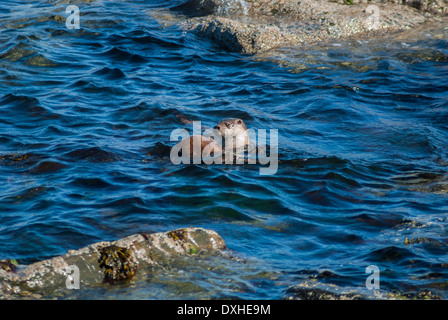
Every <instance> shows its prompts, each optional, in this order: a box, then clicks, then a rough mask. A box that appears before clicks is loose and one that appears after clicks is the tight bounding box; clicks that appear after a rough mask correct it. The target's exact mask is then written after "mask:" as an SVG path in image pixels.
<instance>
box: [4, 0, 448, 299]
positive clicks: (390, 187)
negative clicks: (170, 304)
mask: <svg viewBox="0 0 448 320" xmlns="http://www.w3.org/2000/svg"><path fill="white" fill-rule="evenodd" d="M181 2H182V1H164V2H158V1H136V0H134V1H126V2H124V1H100V0H95V1H92V2H81V1H79V2H77V3H73V4H77V5H78V6H79V8H80V12H81V19H80V26H81V28H80V29H79V30H76V29H73V30H69V29H67V28H66V26H65V19H66V17H67V16H68V14H66V13H65V8H66V6H67V3H65V2H64V1H41V2H29V1H14V2H7V1H3V2H2V3H1V4H0V184H1V186H2V188H1V192H0V243H1V246H0V259H6V258H14V259H17V260H18V261H19V262H20V263H22V264H28V263H32V262H35V261H38V260H42V259H45V258H49V257H53V256H56V255H61V254H64V253H65V252H66V251H67V250H70V249H76V248H80V247H83V246H86V245H89V244H91V243H93V242H97V241H102V240H115V239H118V238H120V237H124V236H127V235H131V234H135V233H139V232H159V231H167V230H171V229H173V228H178V227H188V226H195V227H204V228H209V229H213V230H215V231H217V232H218V233H219V234H220V235H221V236H222V237H223V238H224V240H225V242H226V244H227V246H228V248H229V249H230V250H231V251H232V252H233V253H234V255H236V256H238V257H239V259H241V260H238V261H244V262H235V261H233V262H229V261H228V262H227V263H228V265H226V271H225V272H221V271H220V270H221V269H220V267H223V265H224V264H225V263H226V262H223V261H221V260H220V259H216V261H215V260H214V259H211V260H210V261H208V262H204V263H205V264H208V267H207V268H204V269H203V270H201V269H199V270H197V269H195V277H190V278H189V279H188V282H189V284H190V286H191V287H189V289H186V290H185V291H183V290H181V289H179V287H182V285H181V283H182V279H185V277H188V276H186V275H185V274H187V273H188V271H189V270H188V268H187V269H185V270H183V271H182V272H183V276H182V275H180V274H179V272H180V271H179V269H182V268H181V267H179V269H173V270H174V271H173V273H174V275H173V277H172V278H171V280H169V281H171V282H169V284H168V280H166V281H165V282H163V285H162V284H161V283H162V282H157V283H156V281H152V280H151V278H148V279H147V280H146V281H145V282H144V284H142V283H139V284H136V287H135V288H133V289H132V288H129V287H126V288H124V289H122V290H124V292H126V294H123V293H121V294H122V295H121V296H119V297H128V298H142V297H143V298H173V297H175V298H183V297H184V298H185V297H187V298H204V297H206V298H207V297H215V298H216V297H218V298H222V297H237V298H249V299H278V298H281V297H283V296H284V294H285V291H286V290H287V288H288V287H289V286H290V285H294V284H296V283H299V282H302V281H305V280H316V279H318V280H319V279H320V280H319V281H322V282H324V283H330V284H336V285H338V286H341V287H343V288H344V287H347V288H364V289H365V280H366V278H367V276H368V274H366V272H365V269H366V267H367V266H369V265H376V266H378V267H379V269H380V271H381V273H380V276H381V290H384V291H385V292H392V291H398V292H418V291H419V290H422V289H427V290H430V291H431V292H432V293H433V294H436V295H438V296H440V297H443V298H445V299H446V298H448V290H447V284H448V283H447V281H448V266H447V263H448V259H447V258H448V255H447V253H448V233H447V230H448V30H446V28H444V25H443V24H442V25H441V26H439V27H437V28H434V29H431V30H429V31H424V32H421V33H420V34H418V35H417V33H416V35H415V38H406V39H399V40H392V39H391V40H390V41H384V40H375V39H370V40H369V39H367V40H366V39H364V40H362V41H357V40H349V41H343V40H338V41H336V40H335V41H334V42H332V43H330V44H327V45H325V44H322V45H314V46H304V47H302V48H299V49H298V48H293V49H283V50H280V51H278V52H277V53H275V54H273V55H271V56H270V57H266V58H260V57H256V56H255V57H254V56H250V55H241V54H236V53H229V52H227V51H225V50H223V49H222V48H220V47H219V46H217V45H215V44H213V43H212V42H211V41H209V40H207V39H201V38H199V37H198V36H196V35H194V34H191V33H187V32H185V31H183V30H182V29H181V28H180V27H179V22H180V21H182V19H183V18H182V17H179V16H176V15H172V13H170V11H169V10H168V9H169V8H170V7H173V6H175V5H178V4H180V3H181ZM226 117H238V118H241V119H243V120H244V121H245V123H246V124H247V126H248V127H250V128H254V129H267V130H269V129H278V132H279V160H280V163H279V168H278V171H277V173H276V174H275V175H271V176H262V175H260V174H259V166H258V165H210V166H207V165H190V166H187V165H174V164H172V163H171V162H170V160H169V158H168V157H167V150H169V147H170V146H172V145H173V142H171V141H170V140H169V136H170V133H171V132H172V130H174V129H177V128H186V129H191V125H186V124H184V123H183V122H182V121H180V119H183V118H185V119H189V120H200V121H202V125H203V126H204V127H207V126H208V127H212V126H213V125H214V124H216V123H217V122H218V121H220V120H221V119H223V118H226ZM168 154H169V151H168ZM417 237H420V238H422V237H424V238H425V239H428V240H427V241H425V242H423V241H422V242H417V243H412V244H407V243H405V239H406V238H408V239H412V238H417ZM223 268H224V267H223ZM182 288H183V287H182ZM192 288H194V289H192ZM104 290H106V289H104V288H101V287H100V288H96V289H95V288H94V289H89V290H86V291H84V292H83V293H81V295H82V297H83V298H92V297H93V298H97V297H103V296H107V295H105V293H104ZM107 290H120V289H119V288H112V289H111V288H109V289H107ZM108 292H109V294H110V295H111V296H113V295H114V293H110V291H108ZM76 294H80V293H79V292H78V293H76Z"/></svg>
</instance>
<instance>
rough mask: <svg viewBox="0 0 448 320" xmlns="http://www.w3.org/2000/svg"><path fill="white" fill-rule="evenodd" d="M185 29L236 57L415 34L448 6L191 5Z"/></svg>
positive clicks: (400, 0) (395, 2)
mask: <svg viewBox="0 0 448 320" xmlns="http://www.w3.org/2000/svg"><path fill="white" fill-rule="evenodd" d="M172 10H173V11H174V12H177V13H180V14H184V15H186V16H187V19H185V21H184V22H183V23H181V24H182V27H183V28H184V29H185V30H187V31H189V32H193V33H195V34H197V35H199V36H201V37H206V38H209V39H211V40H212V41H214V42H215V43H217V44H219V45H220V46H222V47H223V48H225V49H227V50H229V51H231V52H236V53H246V54H256V53H261V52H266V51H268V50H271V49H274V48H278V47H286V46H297V45H300V44H304V43H313V42H318V41H327V40H330V39H339V38H345V39H346V38H349V37H355V36H356V37H371V36H377V35H385V34H390V33H392V32H400V31H405V30H411V29H413V28H414V27H416V26H419V25H422V24H424V23H426V22H430V21H443V20H444V19H447V17H448V0H412V1H406V0H381V1H377V2H373V1H366V0H354V1H353V0H338V1H327V0H300V1H291V0H290V1H288V0H230V1H224V0H189V1H187V2H186V3H185V4H183V5H181V6H178V7H175V8H173V9H172Z"/></svg>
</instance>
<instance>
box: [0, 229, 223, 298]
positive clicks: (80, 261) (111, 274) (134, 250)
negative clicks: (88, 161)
mask: <svg viewBox="0 0 448 320" xmlns="http://www.w3.org/2000/svg"><path fill="white" fill-rule="evenodd" d="M224 249H226V245H225V243H224V240H223V239H222V238H221V237H220V236H219V235H218V234H217V233H216V232H214V231H211V230H206V229H202V228H183V229H177V230H173V231H169V232H163V233H154V234H136V235H131V236H128V237H126V238H123V239H119V240H117V241H112V242H107V241H104V242H98V243H94V244H92V245H89V246H87V247H84V248H81V249H79V250H69V251H68V252H67V253H66V254H65V255H63V256H58V257H55V258H52V259H48V260H44V261H39V262H36V263H33V264H31V265H28V266H24V267H23V266H22V267H20V266H15V267H14V268H11V267H10V266H11V260H2V264H1V266H2V268H0V298H1V297H8V298H9V297H11V296H12V297H15V298H19V297H20V296H27V297H29V296H30V294H31V297H34V296H33V294H36V293H37V294H39V295H51V293H52V292H54V291H57V290H60V289H61V288H66V286H67V283H68V282H67V281H71V280H70V279H71V278H70V277H71V275H72V274H74V272H73V270H74V269H77V270H79V278H80V281H81V283H82V285H83V286H92V285H95V284H99V283H103V282H109V283H119V282H123V281H126V280H129V279H131V278H133V277H134V276H135V274H136V273H138V272H139V270H140V269H141V267H144V266H151V265H157V264H158V260H159V259H161V260H164V259H167V258H169V257H174V256H176V255H177V256H179V255H191V254H195V253H197V252H199V251H207V252H208V251H210V252H213V251H219V250H224ZM74 267H75V268H74Z"/></svg>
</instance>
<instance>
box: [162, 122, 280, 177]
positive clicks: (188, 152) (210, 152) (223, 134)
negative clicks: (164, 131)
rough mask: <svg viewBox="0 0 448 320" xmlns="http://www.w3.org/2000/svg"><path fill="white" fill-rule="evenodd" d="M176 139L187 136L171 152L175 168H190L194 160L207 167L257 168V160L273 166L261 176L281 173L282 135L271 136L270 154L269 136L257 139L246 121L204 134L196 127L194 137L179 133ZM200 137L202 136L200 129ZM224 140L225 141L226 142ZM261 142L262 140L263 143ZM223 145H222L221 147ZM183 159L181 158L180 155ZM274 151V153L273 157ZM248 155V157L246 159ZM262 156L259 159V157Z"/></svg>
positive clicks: (225, 125) (233, 123) (261, 172)
mask: <svg viewBox="0 0 448 320" xmlns="http://www.w3.org/2000/svg"><path fill="white" fill-rule="evenodd" d="M178 130H179V131H178V132H176V133H175V134H174V135H173V133H172V136H171V140H172V141H173V140H175V139H176V137H179V135H180V136H184V137H185V135H187V137H185V138H184V139H183V140H181V141H180V142H179V143H178V144H176V145H175V146H174V147H172V149H171V152H170V158H171V162H172V163H173V164H180V163H184V164H190V163H191V162H190V160H191V158H193V163H195V164H199V163H202V162H203V163H205V164H212V163H215V164H221V163H222V162H223V160H224V161H225V163H226V164H233V163H237V164H244V163H248V164H256V163H257V159H258V162H259V163H260V164H268V163H269V164H270V165H269V167H267V168H264V167H263V168H260V174H262V175H272V174H275V172H276V171H277V166H278V159H277V158H278V157H277V154H276V153H277V146H278V135H277V130H275V132H274V135H271V137H270V139H271V143H273V144H272V145H271V146H270V148H271V149H270V153H269V155H268V154H267V152H266V145H265V138H266V134H265V133H264V135H262V136H260V134H259V135H258V139H257V138H256V137H255V136H254V135H253V134H255V132H254V131H253V130H248V129H247V127H246V124H245V123H244V121H243V120H241V119H238V118H230V119H225V120H222V121H220V122H219V123H218V124H217V125H216V126H215V127H214V129H207V130H205V132H204V133H203V134H195V133H194V132H195V125H194V124H193V133H194V134H193V136H189V135H188V132H187V131H186V130H185V129H178ZM196 130H197V131H198V133H200V132H201V130H200V125H199V128H197V127H196ZM249 131H250V133H251V137H254V138H255V140H256V141H257V142H258V143H262V144H261V145H260V146H257V145H256V143H255V144H254V143H252V142H251V141H250V138H249ZM222 138H224V139H222ZM260 139H261V140H260ZM220 141H221V142H222V143H220ZM180 151H181V153H182V155H181V156H180V157H179V152H180ZM273 151H274V153H273ZM246 153H247V155H246ZM257 156H258V157H257Z"/></svg>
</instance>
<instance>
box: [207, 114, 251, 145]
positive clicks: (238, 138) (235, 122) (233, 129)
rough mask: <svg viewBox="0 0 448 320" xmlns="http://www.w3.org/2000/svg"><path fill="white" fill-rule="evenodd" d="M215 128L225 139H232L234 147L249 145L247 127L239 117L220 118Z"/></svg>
mask: <svg viewBox="0 0 448 320" xmlns="http://www.w3.org/2000/svg"><path fill="white" fill-rule="evenodd" d="M215 129H216V130H218V131H219V132H220V133H221V135H222V136H223V137H224V139H225V141H228V140H227V139H233V142H234V144H233V146H234V148H238V147H242V148H243V149H244V148H245V147H246V146H247V145H249V134H248V133H247V127H246V124H245V123H244V121H243V120H241V119H235V118H231V119H225V120H222V121H220V122H219V123H218V124H217V125H216V126H215ZM225 141H224V143H225Z"/></svg>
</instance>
